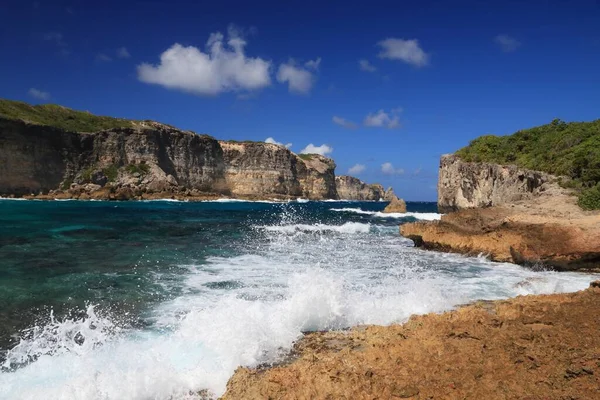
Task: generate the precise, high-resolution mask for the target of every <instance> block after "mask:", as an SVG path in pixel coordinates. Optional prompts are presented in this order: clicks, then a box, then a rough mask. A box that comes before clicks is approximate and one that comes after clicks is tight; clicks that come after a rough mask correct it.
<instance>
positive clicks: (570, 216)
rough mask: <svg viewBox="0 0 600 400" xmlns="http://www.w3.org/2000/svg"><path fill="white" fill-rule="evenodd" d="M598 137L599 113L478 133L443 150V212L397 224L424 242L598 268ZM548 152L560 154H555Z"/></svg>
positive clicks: (530, 262) (520, 260) (556, 265)
mask: <svg viewBox="0 0 600 400" xmlns="http://www.w3.org/2000/svg"><path fill="white" fill-rule="evenodd" d="M556 138H558V139H556ZM565 138H566V139H565ZM597 138H600V123H598V121H594V122H591V123H571V124H566V123H562V122H560V121H557V120H555V121H553V122H552V123H551V124H549V125H546V126H542V127H538V128H533V129H531V130H527V131H520V132H517V133H516V134H514V135H512V136H506V137H494V136H485V137H482V138H480V139H477V140H476V141H474V142H472V144H471V145H470V146H468V147H467V148H465V149H461V150H460V151H459V152H457V154H452V155H444V156H442V158H441V161H440V168H439V179H438V207H439V209H440V212H443V213H447V214H445V215H444V216H442V218H441V220H439V221H431V222H415V223H409V224H404V225H402V226H401V227H400V232H401V234H402V235H403V236H405V237H408V238H410V239H412V240H413V241H414V242H415V245H416V246H419V247H423V248H425V249H429V250H439V251H448V252H457V253H464V254H468V255H479V254H483V255H487V256H488V257H489V258H490V259H491V260H494V261H503V262H512V263H517V264H521V265H526V266H530V267H533V268H551V269H555V270H560V271H566V270H592V271H600V211H599V210H598V208H600V196H599V195H598V193H600V192H597V190H598V188H599V187H600V186H599V185H600V183H598V182H597V180H598V179H600V174H599V172H600V168H599V167H600V154H596V153H595V152H597V151H598V149H597V146H594V145H593V143H595V142H594V140H596V139H597ZM553 140H560V142H559V143H553ZM532 141H533V143H530V142H532ZM563 142H564V143H563ZM515 143H516V144H515ZM569 144H570V146H571V147H569V146H568V145H569ZM518 149H521V151H520V152H519V151H518ZM553 152H560V158H552V156H553ZM557 154H558V153H557ZM488 159H492V160H498V161H497V162H489V161H487V160H488ZM473 160H475V161H473ZM509 161H510V162H509ZM518 164H526V165H532V166H537V167H539V168H540V169H541V168H543V169H545V170H546V171H556V172H561V173H562V175H555V174H551V173H549V172H542V171H539V170H532V169H529V168H524V167H520V166H518ZM582 165H583V166H585V168H583V167H582ZM594 209H596V210H594Z"/></svg>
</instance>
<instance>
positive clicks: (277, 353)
mask: <svg viewBox="0 0 600 400" xmlns="http://www.w3.org/2000/svg"><path fill="white" fill-rule="evenodd" d="M284 217H285V218H283V219H282V222H281V223H280V224H275V225H272V226H263V227H261V228H259V229H258V230H257V232H255V234H256V235H257V237H252V238H250V239H249V240H250V243H249V244H250V246H248V248H249V250H247V251H246V252H245V253H244V254H242V255H239V256H234V257H216V256H212V257H209V258H207V259H206V260H205V262H203V263H202V264H198V265H186V266H184V267H185V270H186V271H187V275H186V279H185V281H184V283H183V287H182V292H183V294H182V295H181V296H179V297H177V298H175V299H173V300H170V301H168V302H164V303H161V304H160V305H158V306H157V307H156V308H155V309H154V310H153V311H152V314H151V315H150V316H149V319H148V321H149V322H152V323H153V329H152V330H119V329H117V328H116V324H115V323H114V321H112V320H111V319H110V318H101V317H99V316H97V315H96V313H95V312H94V309H93V308H88V310H87V318H85V319H82V320H64V321H56V320H54V321H52V322H51V323H50V324H48V325H47V326H44V327H40V328H38V330H37V331H36V332H37V334H34V335H31V338H30V339H26V340H24V341H23V342H21V344H20V345H18V346H17V347H15V348H13V349H12V350H11V351H10V352H9V354H8V358H7V362H6V363H5V365H4V368H5V370H4V371H3V372H2V373H0V398H7V399H9V398H10V399H40V398H44V399H71V398H77V399H124V398H126V399H150V398H151V399H183V398H195V397H194V393H197V392H198V391H199V390H202V389H209V390H210V391H211V392H212V393H213V394H215V395H217V396H218V395H220V394H221V393H223V391H224V390H225V385H226V382H227V380H228V379H229V377H230V376H231V374H232V373H233V371H234V370H235V368H237V367H238V366H240V365H247V366H255V365H258V364H260V363H263V362H271V361H275V360H277V359H278V358H279V357H281V356H282V355H283V354H286V352H287V351H289V349H290V348H291V346H292V345H293V343H294V341H295V340H297V339H298V338H299V337H300V336H301V335H302V332H304V331H308V330H321V329H338V328H345V327H349V326H354V325H358V324H373V323H374V324H390V323H395V322H402V321H405V320H406V319H407V318H408V317H409V316H410V315H411V314H414V313H426V312H439V311H443V310H447V309H450V308H452V307H454V306H456V305H458V304H463V303H466V302H469V301H472V300H476V299H499V298H505V297H510V296H515V295H519V294H528V293H549V292H563V291H574V290H579V289H583V288H585V287H587V285H588V284H589V282H590V281H591V280H592V279H594V277H593V276H591V275H585V274H575V273H552V272H533V271H530V270H527V269H524V268H521V267H518V266H516V265H512V264H494V263H491V262H489V261H487V260H486V259H484V258H483V257H479V258H468V257H462V256H458V255H453V254H442V253H434V252H424V251H421V250H418V249H415V248H413V247H412V245H411V242H410V241H409V240H406V239H403V238H401V237H399V236H398V235H397V230H396V229H395V228H394V229H393V230H392V231H390V232H388V231H386V230H385V229H375V227H376V225H374V224H373V225H370V224H360V223H345V224H341V225H326V224H312V225H311V224H301V223H298V221H295V219H294V216H293V215H285V216H284ZM332 232H333V233H335V234H331V233H332ZM290 233H292V234H290ZM265 239H266V240H265ZM178 273H180V272H178ZM82 338H83V339H85V341H82ZM28 362H29V364H28V365H26V366H22V367H20V368H18V369H16V370H12V369H11V368H13V367H14V366H15V365H20V364H24V363H28Z"/></svg>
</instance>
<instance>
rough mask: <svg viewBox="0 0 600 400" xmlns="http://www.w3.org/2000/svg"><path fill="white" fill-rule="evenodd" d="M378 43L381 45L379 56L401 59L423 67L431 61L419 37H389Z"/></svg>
mask: <svg viewBox="0 0 600 400" xmlns="http://www.w3.org/2000/svg"><path fill="white" fill-rule="evenodd" d="M377 45H378V46H379V47H381V52H380V53H379V54H378V57H379V58H386V59H390V60H400V61H403V62H405V63H407V64H411V65H414V66H415V67H423V66H425V65H427V64H428V63H429V55H428V54H427V53H425V52H424V51H423V49H421V47H420V46H419V41H418V40H417V39H410V40H404V39H396V38H388V39H385V40H382V41H381V42H379V43H377Z"/></svg>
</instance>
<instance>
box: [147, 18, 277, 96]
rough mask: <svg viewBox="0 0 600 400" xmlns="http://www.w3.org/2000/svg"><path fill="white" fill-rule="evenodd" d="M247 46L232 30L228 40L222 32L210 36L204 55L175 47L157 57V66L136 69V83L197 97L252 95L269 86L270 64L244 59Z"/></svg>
mask: <svg viewBox="0 0 600 400" xmlns="http://www.w3.org/2000/svg"><path fill="white" fill-rule="evenodd" d="M246 44H247V42H246V41H245V40H244V39H243V38H242V37H241V34H240V32H239V31H238V30H237V29H235V28H234V27H230V28H229V30H228V35H227V39H225V36H224V35H223V34H222V33H221V32H216V33H212V34H211V35H210V37H209V39H208V41H207V43H206V52H203V51H202V50H200V49H198V48H197V47H194V46H188V47H185V46H182V45H180V44H179V43H175V44H174V45H173V46H171V47H170V48H169V49H167V50H166V51H165V52H164V53H162V54H161V55H160V63H159V64H158V65H151V64H148V63H143V64H141V65H139V66H138V67H137V73H138V79H139V80H140V81H142V82H145V83H150V84H155V85H160V86H164V87H166V88H168V89H176V90H181V91H185V92H189V93H193V94H197V95H217V94H219V93H223V92H232V91H236V92H237V91H252V90H258V89H262V88H264V87H267V86H269V85H270V84H271V76H270V70H271V62H270V61H266V60H263V59H262V58H259V57H256V58H252V57H247V56H246V54H245V52H244V48H245V47H246Z"/></svg>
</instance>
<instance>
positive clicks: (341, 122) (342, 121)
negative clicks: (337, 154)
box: [332, 115, 357, 129]
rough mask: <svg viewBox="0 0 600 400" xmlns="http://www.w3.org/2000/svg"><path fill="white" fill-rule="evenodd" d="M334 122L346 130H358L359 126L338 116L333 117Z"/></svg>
mask: <svg viewBox="0 0 600 400" xmlns="http://www.w3.org/2000/svg"><path fill="white" fill-rule="evenodd" d="M332 121H333V123H334V124H336V125H339V126H342V127H344V128H346V129H356V128H357V126H356V124H355V123H354V122H352V121H348V120H347V119H344V118H342V117H338V116H335V115H334V116H333V118H332Z"/></svg>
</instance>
